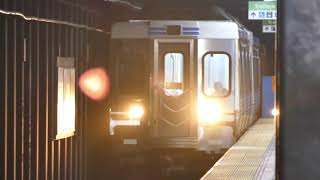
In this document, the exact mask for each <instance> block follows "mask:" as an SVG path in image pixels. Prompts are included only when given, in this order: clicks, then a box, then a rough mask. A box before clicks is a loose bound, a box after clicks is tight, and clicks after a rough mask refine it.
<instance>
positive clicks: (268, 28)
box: [262, 20, 277, 33]
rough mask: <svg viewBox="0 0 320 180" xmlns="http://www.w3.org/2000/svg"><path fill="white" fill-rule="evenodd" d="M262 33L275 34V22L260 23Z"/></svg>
mask: <svg viewBox="0 0 320 180" xmlns="http://www.w3.org/2000/svg"><path fill="white" fill-rule="evenodd" d="M262 32H263V33H276V32H277V21H276V20H264V21H262Z"/></svg>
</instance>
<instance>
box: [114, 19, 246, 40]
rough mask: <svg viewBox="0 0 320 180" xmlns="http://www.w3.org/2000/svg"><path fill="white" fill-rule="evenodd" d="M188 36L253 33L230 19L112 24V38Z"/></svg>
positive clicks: (228, 35)
mask: <svg viewBox="0 0 320 180" xmlns="http://www.w3.org/2000/svg"><path fill="white" fill-rule="evenodd" d="M177 36H179V37H180V38H181V36H182V37H187V38H190V37H192V38H195V39H198V38H214V39H238V38H248V37H250V36H252V33H251V32H250V31H248V30H246V29H244V28H243V27H240V26H239V24H237V23H235V22H233V21H230V20H219V21H184V20H182V21H180V20H179V21H176V20H167V21H166V20H140V21H139V20H137V21H128V22H117V23H115V24H113V25H112V28H111V38H114V39H116V38H173V37H177Z"/></svg>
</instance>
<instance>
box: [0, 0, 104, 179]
mask: <svg viewBox="0 0 320 180" xmlns="http://www.w3.org/2000/svg"><path fill="white" fill-rule="evenodd" d="M0 10H1V12H0V179H1V180H24V179H27V180H60V179H61V180H67V179H68V180H73V179H74V180H82V179H86V176H87V175H86V174H87V173H86V169H87V167H86V162H87V155H86V143H87V140H86V137H87V136H86V132H87V130H86V127H87V125H86V123H87V103H86V102H87V98H86V97H84V96H83V95H82V94H81V92H79V90H78V88H76V135H75V136H73V137H71V138H67V139H62V140H56V141H54V140H53V139H52V136H51V126H52V123H54V122H55V121H56V118H57V117H56V109H57V66H56V59H57V57H58V56H65V57H74V59H75V66H76V82H77V80H78V78H79V75H80V74H81V73H82V72H83V71H84V70H85V69H87V68H88V66H90V63H91V61H92V60H93V59H94V54H93V53H91V52H98V51H100V52H99V53H103V50H102V49H103V48H104V47H100V48H101V50H100V49H99V50H97V49H94V50H92V49H90V46H91V45H90V43H91V44H92V43H95V41H99V40H100V44H103V43H101V41H103V40H104V38H106V34H104V33H102V32H101V30H99V29H97V28H95V27H96V16H97V15H96V14H95V12H91V11H89V10H87V9H85V8H82V7H81V6H79V5H78V3H77V1H76V0H70V1H68V2H65V1H62V0H29V1H24V0H1V1H0ZM17 12H19V13H17ZM92 47H98V46H92Z"/></svg>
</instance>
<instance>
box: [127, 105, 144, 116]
mask: <svg viewBox="0 0 320 180" xmlns="http://www.w3.org/2000/svg"><path fill="white" fill-rule="evenodd" d="M128 114H129V118H130V119H141V118H142V116H143V114H144V109H143V106H142V105H140V104H133V105H131V106H130V108H129V112H128Z"/></svg>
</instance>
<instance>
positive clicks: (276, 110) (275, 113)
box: [271, 108, 280, 117]
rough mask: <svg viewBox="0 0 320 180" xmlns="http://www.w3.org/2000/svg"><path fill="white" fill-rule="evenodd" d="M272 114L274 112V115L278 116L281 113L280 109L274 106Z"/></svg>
mask: <svg viewBox="0 0 320 180" xmlns="http://www.w3.org/2000/svg"><path fill="white" fill-rule="evenodd" d="M271 114H272V115H273V116H274V117H276V116H278V115H279V114H280V113H279V110H278V109H276V108H273V109H272V111H271Z"/></svg>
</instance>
